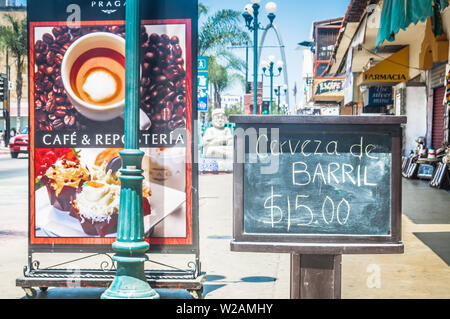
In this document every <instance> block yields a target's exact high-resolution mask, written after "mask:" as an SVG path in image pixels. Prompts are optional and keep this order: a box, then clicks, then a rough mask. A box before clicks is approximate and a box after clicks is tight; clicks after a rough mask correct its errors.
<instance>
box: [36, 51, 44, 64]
mask: <svg viewBox="0 0 450 319" xmlns="http://www.w3.org/2000/svg"><path fill="white" fill-rule="evenodd" d="M35 60H36V63H37V64H44V63H46V62H47V60H46V56H45V55H44V54H42V53H36V54H35Z"/></svg>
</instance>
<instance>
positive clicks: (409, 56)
mask: <svg viewBox="0 0 450 319" xmlns="http://www.w3.org/2000/svg"><path fill="white" fill-rule="evenodd" d="M416 1H419V0H409V1H408V2H403V1H395V0H380V1H378V0H351V1H350V4H349V7H348V10H347V13H346V17H345V18H344V22H343V23H342V27H341V34H342V36H341V35H340V36H338V38H337V41H336V44H335V47H334V50H333V52H332V54H331V58H330V63H329V64H328V66H327V67H326V70H325V71H326V72H327V73H329V74H331V75H333V76H337V75H341V74H343V73H344V74H345V84H344V92H345V93H344V101H343V106H342V109H341V114H343V115H344V114H346V115H350V114H352V115H360V114H371V115H404V116H407V119H408V123H407V124H406V125H405V127H404V139H403V140H404V153H405V155H407V154H409V153H410V152H412V151H414V150H415V148H416V146H417V143H416V140H417V138H418V137H423V138H424V139H425V140H426V142H427V147H428V148H432V149H438V148H441V147H442V146H443V145H448V142H449V139H448V115H449V114H448V113H449V109H448V104H447V101H448V98H449V97H450V94H449V91H450V87H449V89H447V83H448V82H449V81H448V80H447V79H448V78H450V74H449V71H450V66H449V64H448V60H449V53H450V51H449V43H448V37H447V34H449V32H450V9H449V8H448V2H447V1H430V2H429V4H427V5H424V4H423V2H422V3H421V5H420V6H415V2H416ZM401 3H403V5H402V7H401V8H400V7H399V8H397V9H398V11H396V10H395V9H396V6H399V5H400V4H401ZM405 5H406V10H405ZM409 6H411V7H409ZM411 8H414V10H412V9H411ZM398 12H400V13H404V14H405V16H402V14H398ZM411 12H413V14H411ZM349 15H352V17H351V18H349Z"/></svg>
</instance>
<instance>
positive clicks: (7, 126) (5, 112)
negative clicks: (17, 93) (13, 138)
mask: <svg viewBox="0 0 450 319" xmlns="http://www.w3.org/2000/svg"><path fill="white" fill-rule="evenodd" d="M9 73H10V72H9V52H8V50H6V82H9ZM5 85H9V84H8V83H5ZM9 96H10V93H9V89H8V94H7V96H5V99H6V109H5V104H4V106H3V116H4V118H5V134H4V136H3V138H4V140H5V147H6V146H8V142H9V138H10V131H11V119H10V114H9V110H10V108H9V106H10V103H9ZM3 103H5V102H3Z"/></svg>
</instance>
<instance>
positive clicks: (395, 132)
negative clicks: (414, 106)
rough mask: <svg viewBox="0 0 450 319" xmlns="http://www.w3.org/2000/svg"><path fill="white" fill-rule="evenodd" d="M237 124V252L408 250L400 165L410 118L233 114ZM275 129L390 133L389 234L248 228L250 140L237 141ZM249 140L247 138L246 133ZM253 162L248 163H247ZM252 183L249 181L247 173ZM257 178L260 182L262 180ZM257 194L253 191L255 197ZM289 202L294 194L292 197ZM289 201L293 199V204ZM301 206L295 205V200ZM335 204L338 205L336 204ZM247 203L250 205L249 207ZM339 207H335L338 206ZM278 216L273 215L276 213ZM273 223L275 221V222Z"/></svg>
mask: <svg viewBox="0 0 450 319" xmlns="http://www.w3.org/2000/svg"><path fill="white" fill-rule="evenodd" d="M230 121H231V122H234V123H236V127H235V146H234V147H235V152H234V168H233V169H234V171H233V185H234V191H233V202H234V203H233V205H234V207H233V209H234V214H233V240H232V241H231V250H232V251H242V252H243V251H246V252H279V253H298V254H334V255H338V254H377V253H379V254H386V253H403V250H404V246H403V243H402V242H401V215H402V212H401V209H402V203H401V198H402V197H401V192H402V185H401V168H402V155H401V151H402V127H401V124H404V123H406V117H394V116H254V115H233V116H231V117H230ZM253 128H254V129H256V130H257V131H258V130H260V129H267V130H270V129H272V128H278V129H279V130H280V132H282V133H283V132H288V133H289V134H295V135H296V136H299V137H301V136H302V135H305V134H311V133H317V132H320V133H321V134H350V135H351V134H355V135H358V134H373V135H380V136H388V139H389V140H390V143H389V144H390V155H391V157H390V158H391V162H390V164H391V168H390V172H389V174H390V196H389V197H390V198H388V199H387V200H388V201H389V203H388V206H389V207H388V210H390V214H388V215H389V217H390V218H389V219H388V222H389V225H388V227H389V230H388V231H387V233H385V234H384V235H373V234H370V235H364V234H356V235H355V234H316V233H295V234H291V233H289V234H287V233H265V232H261V231H248V229H247V230H246V229H245V227H246V226H245V225H244V224H245V222H244V217H245V209H244V202H245V200H246V198H245V191H246V190H245V188H246V186H245V184H246V183H245V182H244V177H245V174H246V168H245V167H246V166H245V156H246V155H245V153H246V146H245V142H244V143H242V141H241V142H239V141H238V140H237V136H236V132H238V131H239V129H242V130H244V131H246V130H248V129H253ZM244 139H245V137H244ZM247 167H248V166H247ZM246 180H247V184H248V178H247V179H246ZM257 182H258V181H255V183H257ZM256 195H257V194H254V193H253V194H252V196H251V197H255V196H256ZM288 202H289V198H288ZM288 205H289V203H288ZM295 205H296V204H295ZM333 205H334V204H333ZM247 208H248V207H247ZM333 211H334V206H333ZM385 214H386V213H385ZM272 219H273V217H272ZM272 227H273V225H272Z"/></svg>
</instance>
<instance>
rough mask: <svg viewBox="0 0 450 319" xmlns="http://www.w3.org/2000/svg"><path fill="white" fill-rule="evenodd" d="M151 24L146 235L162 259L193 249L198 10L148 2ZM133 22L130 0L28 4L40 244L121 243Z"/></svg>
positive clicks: (192, 4)
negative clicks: (163, 253) (128, 26)
mask: <svg viewBox="0 0 450 319" xmlns="http://www.w3.org/2000/svg"><path fill="white" fill-rule="evenodd" d="M141 18H142V26H141V52H137V53H136V54H140V56H141V61H142V62H141V81H140V95H141V102H140V127H139V131H140V148H141V150H142V151H144V152H145V156H144V159H143V163H142V169H143V171H144V173H143V175H144V177H145V180H144V183H143V201H144V203H143V207H144V227H145V231H146V236H147V238H148V241H149V242H150V244H151V249H153V250H156V251H157V250H168V249H169V250H170V249H172V248H173V249H175V250H176V249H179V250H183V249H187V250H192V247H194V246H195V245H197V241H198V240H197V237H198V230H197V226H198V222H197V221H196V219H197V218H198V217H197V209H196V207H197V199H196V197H195V196H196V195H197V194H196V193H194V192H193V189H197V185H196V183H197V182H196V178H193V176H196V175H197V172H196V171H195V170H196V168H195V165H193V160H192V158H193V150H194V149H195V147H196V145H194V144H193V139H192V134H191V132H192V127H193V119H194V118H196V117H197V116H196V109H197V105H196V104H197V103H196V102H197V101H195V99H193V98H192V97H193V96H195V95H193V93H196V92H197V89H196V86H197V83H196V81H195V82H193V80H192V79H193V78H195V79H196V77H195V76H192V75H193V74H194V75H195V74H196V72H197V56H196V52H197V45H196V42H195V41H193V39H197V2H196V1H187V0H186V1H180V0H157V1H143V2H142V9H141ZM124 19H125V1H90V0H89V1H88V0H78V1H73V0H70V1H68V0H56V1H55V0H30V1H28V20H29V21H28V22H29V24H28V25H29V44H30V50H29V52H30V53H29V54H30V56H29V61H30V65H29V87H30V94H29V96H30V101H29V102H30V128H31V130H30V131H31V134H30V146H31V148H30V245H31V246H33V245H52V247H56V248H57V247H61V246H64V245H82V246H83V245H104V246H105V247H107V246H109V245H111V244H112V243H113V242H114V241H115V236H116V229H117V221H118V218H117V217H118V209H119V202H120V178H119V176H120V168H121V165H122V162H121V159H120V155H119V152H120V151H121V150H122V149H123V147H124V145H123V137H124V109H125V107H124V106H125V76H126V75H125V58H126V57H125V21H124ZM193 61H194V63H193Z"/></svg>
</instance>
